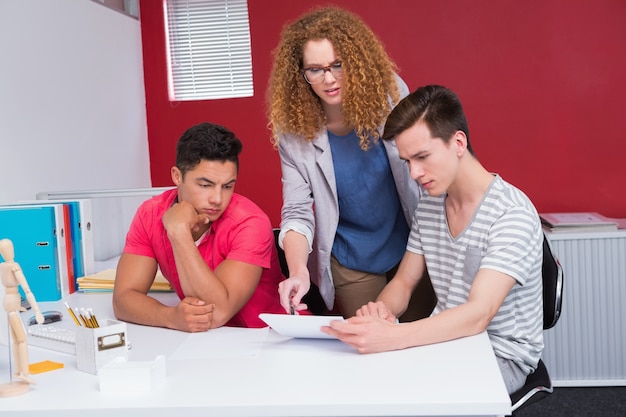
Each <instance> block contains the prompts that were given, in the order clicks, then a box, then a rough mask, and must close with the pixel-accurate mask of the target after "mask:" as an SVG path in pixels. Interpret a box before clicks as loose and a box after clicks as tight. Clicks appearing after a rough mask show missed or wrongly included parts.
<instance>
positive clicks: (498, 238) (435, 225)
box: [407, 175, 543, 373]
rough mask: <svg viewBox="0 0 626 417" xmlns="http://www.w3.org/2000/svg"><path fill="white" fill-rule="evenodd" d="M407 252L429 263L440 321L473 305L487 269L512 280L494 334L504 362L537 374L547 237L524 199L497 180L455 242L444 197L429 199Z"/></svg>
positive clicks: (420, 209)
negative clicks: (445, 313)
mask: <svg viewBox="0 0 626 417" xmlns="http://www.w3.org/2000/svg"><path fill="white" fill-rule="evenodd" d="M407 250H408V251H410V252H413V253H416V254H420V255H424V257H425V260H426V267H427V269H428V273H429V275H430V279H431V280H432V283H433V287H434V289H435V292H436V294H437V306H436V307H435V310H434V312H433V314H437V313H439V312H441V311H442V310H445V309H448V308H453V307H455V306H458V305H460V304H464V303H465V302H467V298H468V295H469V291H470V287H471V285H472V282H473V281H474V278H475V276H476V274H477V272H478V270H479V269H481V268H489V269H493V270H496V271H499V272H502V273H504V274H507V275H509V276H511V277H513V278H514V279H515V280H516V281H517V284H516V285H515V286H514V287H513V289H512V290H511V292H510V293H509V294H508V296H507V297H506V298H505V300H504V302H503V303H502V306H501V307H500V309H499V310H498V313H497V314H496V315H495V317H494V318H493V320H492V321H491V323H490V324H489V326H488V327H487V333H488V334H489V338H490V340H491V344H492V345H493V349H494V352H495V354H496V355H497V356H500V357H502V358H505V359H510V360H512V361H514V362H515V363H516V364H517V365H519V367H520V368H521V369H522V370H524V371H525V372H526V373H530V372H531V371H532V370H533V369H535V368H536V366H537V362H538V361H539V358H540V357H541V351H542V350H543V300H542V280H541V265H542V259H543V232H542V229H541V222H540V220H539V215H538V214H537V211H536V209H535V207H534V206H533V204H532V202H531V201H530V199H529V198H528V197H527V196H526V195H525V194H524V193H523V192H521V191H520V190H519V189H517V188H515V187H514V186H512V185H511V184H509V183H507V182H506V181H504V180H503V179H502V178H501V177H500V176H499V175H495V176H494V179H493V181H492V182H491V184H490V186H489V189H488V190H487V193H486V194H485V196H484V197H483V200H482V201H481V203H480V205H479V207H478V209H477V210H476V212H475V213H474V216H473V217H472V219H471V221H470V222H469V224H468V225H467V226H466V228H465V229H464V230H463V231H462V232H461V233H460V234H459V235H458V236H456V237H452V236H451V235H450V232H449V228H448V223H447V220H446V215H445V194H444V195H442V196H439V197H433V196H429V195H424V196H422V199H421V200H420V202H419V206H418V208H417V210H416V211H415V215H414V216H413V226H412V228H411V234H410V236H409V240H408V243H407Z"/></svg>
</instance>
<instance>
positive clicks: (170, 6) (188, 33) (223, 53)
mask: <svg viewBox="0 0 626 417" xmlns="http://www.w3.org/2000/svg"><path fill="white" fill-rule="evenodd" d="M164 4H165V6H166V10H165V16H166V19H165V20H166V22H165V26H166V33H167V47H168V51H167V52H168V88H169V98H170V100H171V101H185V100H206V99H222V98H233V97H250V96H252V95H253V93H254V90H253V86H252V54H251V52H250V25H249V22H248V3H247V0H165V3H164Z"/></svg>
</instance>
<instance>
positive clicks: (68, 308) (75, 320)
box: [65, 301, 80, 326]
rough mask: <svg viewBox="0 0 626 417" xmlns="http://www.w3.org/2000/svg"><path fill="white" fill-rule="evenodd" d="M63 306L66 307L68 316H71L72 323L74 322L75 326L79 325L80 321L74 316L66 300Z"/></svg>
mask: <svg viewBox="0 0 626 417" xmlns="http://www.w3.org/2000/svg"><path fill="white" fill-rule="evenodd" d="M65 307H66V308H67V311H69V312H70V316H72V318H73V319H74V323H76V325H77V326H80V321H78V317H76V314H74V311H72V308H71V307H70V305H69V304H68V303H67V301H66V302H65Z"/></svg>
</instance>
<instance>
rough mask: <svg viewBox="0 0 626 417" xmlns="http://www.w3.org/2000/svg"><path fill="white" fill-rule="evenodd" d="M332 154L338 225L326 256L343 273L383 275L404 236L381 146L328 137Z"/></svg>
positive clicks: (348, 137)
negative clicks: (346, 270) (365, 146)
mask: <svg viewBox="0 0 626 417" xmlns="http://www.w3.org/2000/svg"><path fill="white" fill-rule="evenodd" d="M328 140H329V142H330V147H331V151H332V155H333V166H334V168H335V181H336V183H337V197H338V202H339V225H338V226H337V233H336V235H335V240H334V243H333V249H332V253H333V255H334V256H335V258H337V260H338V261H339V263H341V264H342V265H343V266H345V267H346V268H350V269H355V270H358V271H363V272H368V273H374V274H384V273H386V272H387V271H389V270H390V269H392V268H393V267H395V266H396V265H397V264H398V263H399V262H400V259H402V256H403V255H404V252H405V249H406V242H407V238H408V236H409V230H410V229H409V225H408V224H407V223H406V220H405V218H404V214H403V211H402V205H401V204H400V199H399V197H398V192H397V190H396V185H395V183H394V180H393V176H392V174H391V168H390V166H389V159H388V158H387V152H386V151H385V147H384V146H383V144H382V143H381V142H380V141H376V142H375V143H371V144H370V147H369V149H368V150H367V151H364V150H362V149H361V147H360V146H359V137H358V136H357V135H356V132H354V131H352V132H351V133H349V134H348V135H346V136H337V135H335V134H333V133H331V132H328Z"/></svg>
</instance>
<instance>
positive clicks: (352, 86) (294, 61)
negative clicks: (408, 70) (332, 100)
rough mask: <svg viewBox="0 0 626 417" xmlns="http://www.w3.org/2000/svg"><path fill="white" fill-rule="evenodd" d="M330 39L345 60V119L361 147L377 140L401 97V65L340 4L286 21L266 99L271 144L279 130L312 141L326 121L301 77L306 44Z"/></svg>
mask: <svg viewBox="0 0 626 417" xmlns="http://www.w3.org/2000/svg"><path fill="white" fill-rule="evenodd" d="M322 39H328V40H329V41H330V42H331V43H332V45H333V48H334V50H335V53H336V54H337V56H338V57H339V59H341V63H342V67H343V77H344V80H345V87H344V89H345V92H344V96H343V103H342V113H343V118H344V122H345V123H346V124H351V125H354V126H355V130H356V133H357V135H358V136H359V138H360V146H361V148H363V149H367V148H368V147H369V142H370V138H372V139H373V140H378V138H379V136H380V135H379V133H378V127H379V126H380V125H382V124H383V123H384V122H385V119H386V117H387V115H388V114H389V112H390V111H391V105H390V103H389V98H391V102H392V103H393V104H394V105H395V104H396V103H398V101H399V100H400V92H399V90H398V85H397V83H396V79H395V73H396V70H397V67H396V65H395V63H394V62H393V61H392V60H391V59H390V58H389V56H388V55H387V53H386V52H385V50H384V47H383V45H382V43H381V41H380V40H379V39H378V38H377V37H376V35H375V34H374V33H373V32H372V30H371V29H370V28H369V27H368V26H367V25H366V24H365V23H364V22H363V21H362V20H361V19H360V18H359V17H357V16H356V15H354V14H353V13H350V12H348V11H346V10H343V9H340V8H337V7H334V6H333V7H324V8H319V9H315V10H313V11H311V12H309V13H307V14H305V15H303V16H301V17H300V18H299V19H297V20H296V21H295V22H292V23H290V24H287V25H286V26H285V27H284V28H283V31H282V33H281V37H280V42H279V44H278V46H277V47H276V49H275V50H274V64H273V67H272V72H271V75H270V81H269V88H268V92H267V98H268V101H269V106H268V107H269V116H268V119H269V126H270V128H271V129H272V132H273V143H274V145H277V144H278V140H279V137H278V135H279V134H281V133H287V134H293V135H297V136H301V137H303V138H304V139H305V140H308V141H312V140H314V139H315V137H316V135H317V134H318V132H319V131H320V130H321V129H322V128H323V127H324V125H325V123H326V116H325V113H324V111H323V109H322V103H321V100H320V98H319V97H318V96H317V95H316V94H315V93H314V92H313V90H312V89H311V86H310V85H309V84H308V83H307V82H306V81H305V79H304V77H303V76H302V60H303V54H304V52H303V51H304V46H305V44H306V43H307V42H308V41H309V40H322Z"/></svg>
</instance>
